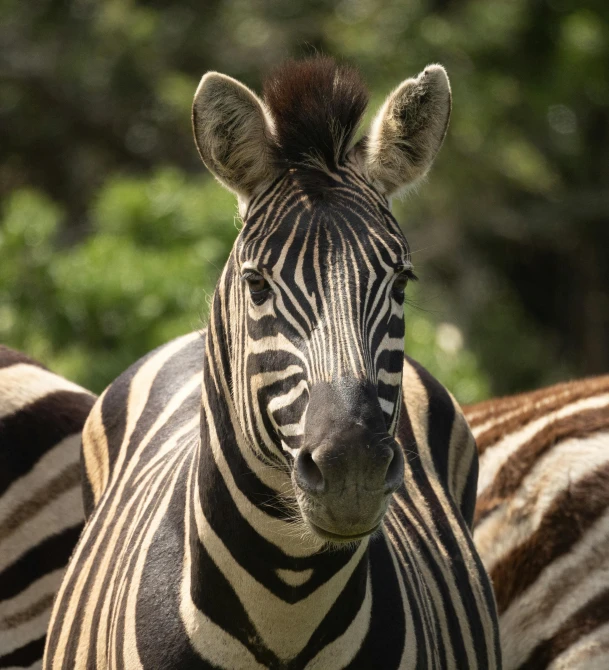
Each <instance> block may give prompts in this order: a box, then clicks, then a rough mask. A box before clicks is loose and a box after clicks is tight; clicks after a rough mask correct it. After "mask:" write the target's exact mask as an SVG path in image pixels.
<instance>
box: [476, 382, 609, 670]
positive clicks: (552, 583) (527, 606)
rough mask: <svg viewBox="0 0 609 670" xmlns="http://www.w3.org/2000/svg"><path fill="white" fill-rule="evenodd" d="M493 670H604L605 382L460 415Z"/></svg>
mask: <svg viewBox="0 0 609 670" xmlns="http://www.w3.org/2000/svg"><path fill="white" fill-rule="evenodd" d="M465 413H466V417H467V418H468V420H469V421H470V422H471V425H472V429H473V432H474V435H475V437H476V440H477V442H478V449H479V452H480V479H479V490H478V502H477V508H476V520H475V535H474V537H475V541H476V546H477V548H478V550H479V552H480V555H481V557H482V560H483V561H484V564H485V566H486V567H487V569H488V571H489V573H490V575H491V579H492V581H493V585H494V589H495V594H496V599H497V607H498V610H499V616H500V629H501V640H502V649H503V657H504V667H506V668H508V669H510V668H522V669H525V668H526V669H529V670H533V669H534V670H541V669H543V668H552V669H553V670H558V669H561V670H567V669H569V670H571V669H572V668H577V669H578V670H584V669H586V670H604V669H605V668H608V667H609V509H608V506H609V377H598V378H592V379H585V380H582V381H577V382H571V383H566V384H559V385H557V386H553V387H549V388H546V389H542V390H540V391H536V392H534V393H526V394H523V395H519V396H513V397H510V398H504V399H498V400H490V401H488V402H485V403H481V404H480V405H475V406H472V407H469V408H466V410H465Z"/></svg>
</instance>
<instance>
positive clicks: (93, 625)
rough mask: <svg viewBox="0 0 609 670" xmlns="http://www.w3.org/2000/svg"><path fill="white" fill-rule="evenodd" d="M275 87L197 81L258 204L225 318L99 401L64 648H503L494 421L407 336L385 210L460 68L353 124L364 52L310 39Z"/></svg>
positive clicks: (439, 118) (305, 651)
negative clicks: (480, 449)
mask: <svg viewBox="0 0 609 670" xmlns="http://www.w3.org/2000/svg"><path fill="white" fill-rule="evenodd" d="M263 97H264V99H263V100H262V99H260V98H259V97H258V96H257V95H256V94H255V93H253V92H252V91H251V90H250V89H248V88H246V87H245V86H244V85H243V84H241V83H239V82H237V81H236V80H234V79H232V78H230V77H227V76H225V75H221V74H219V73H208V74H206V75H205V76H204V77H203V79H202V80H201V83H200V85H199V87H198V89H197V92H196V94H195V99H194V104H193V128H194V135H195V141H196V144H197V147H198V149H199V152H200V154H201V157H202V159H203V161H204V163H205V164H206V165H207V167H208V168H209V169H210V171H211V172H212V173H213V174H214V175H215V176H216V177H217V178H218V179H219V181H220V182H221V183H222V184H224V185H225V186H226V187H228V188H229V189H230V190H232V191H233V192H234V193H235V194H236V195H237V199H238V205H239V212H240V215H241V217H242V219H243V226H242V229H241V231H240V233H239V235H238V237H237V240H236V242H235V245H234V247H233V250H232V252H231V254H230V256H229V259H228V261H227V263H226V266H225V268H224V270H223V273H222V275H221V278H220V280H219V283H218V286H217V288H216V291H215V293H214V296H213V299H212V303H211V308H210V317H209V323H208V328H207V331H205V332H202V333H193V334H190V335H186V336H183V337H181V338H179V339H177V340H175V341H173V342H171V343H169V344H167V345H164V346H162V347H161V348H159V349H157V350H155V351H153V352H152V353H150V354H148V355H147V356H145V357H144V358H143V359H141V360H140V361H138V362H137V363H136V364H135V365H134V366H132V367H131V368H130V369H128V370H127V371H126V372H125V373H123V375H121V376H120V377H119V378H118V379H117V380H116V381H115V382H114V383H113V384H111V385H110V387H108V389H106V391H105V392H104V393H103V394H102V395H101V397H100V398H99V400H98V401H97V402H96V404H95V405H94V407H93V409H92V410H91V413H90V415H89V417H88V419H87V422H86V425H85V428H84V431H83V472H84V473H85V476H86V481H85V483H84V506H85V515H86V517H87V523H86V526H85V529H84V531H83V534H82V536H81V538H80V540H79V542H78V545H77V547H76V549H75V551H74V553H73V555H72V558H71V560H70V563H69V565H68V568H67V571H66V575H65V577H64V580H63V582H62V585H61V587H60V589H59V592H58V595H57V598H56V601H55V605H54V608H53V614H52V617H51V623H50V626H49V631H48V636H47V644H46V649H45V656H44V662H43V667H44V668H46V669H47V670H51V669H53V670H56V669H58V668H67V667H70V668H73V667H76V668H85V667H86V668H93V667H94V668H99V669H101V668H155V669H156V668H177V667H179V668H211V667H214V668H230V669H231V670H238V669H240V668H248V669H250V668H292V669H296V668H310V669H313V668H317V669H323V668H332V669H334V668H346V667H349V668H375V667H382V668H387V669H390V668H415V667H416V668H472V669H473V668H499V667H501V658H500V649H499V636H498V627H497V617H496V611H495V604H494V599H493V594H492V587H491V585H490V582H489V580H488V576H487V574H486V572H485V570H484V568H483V566H482V563H481V561H480V559H479V557H478V555H477V553H476V551H475V548H474V545H473V540H472V537H471V534H470V531H469V527H468V522H471V520H472V515H473V509H474V504H475V490H476V474H477V454H476V450H475V443H474V441H473V439H472V437H471V433H470V431H469V428H468V426H467V424H466V422H465V421H464V420H463V416H462V413H461V412H460V411H459V410H458V408H457V406H456V404H455V401H454V400H453V399H452V397H451V396H450V395H449V394H448V393H447V392H446V391H445V390H444V389H443V387H441V386H440V385H439V384H438V383H437V382H436V381H435V380H434V379H433V378H432V377H431V376H430V375H429V374H428V373H426V372H425V371H424V370H423V369H422V368H420V367H419V366H417V365H416V364H415V363H414V362H412V361H409V360H406V362H405V360H404V353H403V351H404V315H403V302H404V291H405V289H406V284H407V282H408V281H409V280H412V279H414V274H413V268H412V263H411V259H410V252H409V248H408V245H407V243H406V240H405V238H404V236H403V233H402V232H401V230H400V228H399V226H398V224H397V222H396V221H395V219H394V218H393V217H392V215H391V213H390V209H389V198H390V197H391V196H393V195H395V194H396V193H397V192H399V191H401V190H402V189H404V188H406V187H408V186H409V185H412V184H413V183H415V182H417V181H418V180H420V179H421V178H422V177H423V176H424V175H425V173H426V172H427V170H428V169H429V167H430V165H431V162H432V161H433V159H434V157H435V155H436V154H437V152H438V150H439V149H440V146H441V144H442V141H443V139H444V135H445V133H446V129H447V125H448V120H449V114H450V105H451V102H450V86H449V83H448V78H447V75H446V73H445V71H444V69H443V68H442V67H441V66H438V65H433V66H428V67H427V68H426V69H425V70H424V71H423V72H422V73H421V74H419V75H418V76H417V77H416V78H413V79H408V80H406V81H404V82H403V83H402V84H400V86H398V88H396V89H395V90H394V91H393V92H392V93H391V94H390V95H389V96H388V98H387V99H386V101H385V103H384V104H383V106H382V107H381V109H380V111H379V113H378V114H377V116H376V118H375V120H374V121H373V123H372V126H371V130H370V132H369V134H368V135H367V136H366V137H364V138H363V139H361V140H360V141H358V142H357V143H354V142H353V138H354V134H355V132H356V130H357V127H358V124H359V122H360V119H361V117H362V115H363V112H364V110H365V107H366V104H367V92H366V89H365V86H364V85H363V82H362V80H361V78H360V76H359V74H358V73H357V71H355V70H353V69H351V68H348V67H346V66H342V65H337V64H336V63H335V62H334V61H333V60H331V59H329V58H323V57H320V58H314V59H309V60H304V61H291V62H288V63H287V64H284V65H283V66H281V67H279V68H278V69H277V70H276V71H275V72H274V73H273V74H272V75H271V76H270V77H269V78H268V79H267V80H266V82H265V85H264V96H263ZM404 370H405V371H404ZM396 434H397V435H398V437H399V441H397V440H396V439H395V435H396Z"/></svg>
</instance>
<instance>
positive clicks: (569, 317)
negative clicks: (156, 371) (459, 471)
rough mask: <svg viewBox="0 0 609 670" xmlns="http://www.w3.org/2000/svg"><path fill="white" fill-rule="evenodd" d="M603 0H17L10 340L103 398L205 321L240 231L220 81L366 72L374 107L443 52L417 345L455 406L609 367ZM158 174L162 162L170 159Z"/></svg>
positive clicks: (422, 228) (2, 144)
mask: <svg viewBox="0 0 609 670" xmlns="http://www.w3.org/2000/svg"><path fill="white" fill-rule="evenodd" d="M608 18H609V6H608V5H607V4H606V3H605V2H601V0H586V1H585V2H574V1H573V0H545V1H544V0H496V1H495V2H492V3H489V2H484V1H483V0H460V1H459V2H450V3H449V2H440V1H439V0H435V1H434V0H417V1H416V2H414V1H413V2H408V3H404V2H403V1H402V0H383V1H381V0H341V1H340V2H332V3H330V2H324V1H323V0H292V1H291V2H289V3H287V2H282V1H281V0H222V1H221V0H209V1H208V2H206V3H198V2H197V3H195V2H194V1H193V0H173V1H172V2H163V1H162V0H153V1H151V2H147V3H143V2H139V3H138V2H136V1H135V0H131V1H129V0H107V1H106V2H103V3H99V2H93V0H73V1H72V2H69V3H66V2H60V1H59V0H40V1H39V2H35V3H25V2H17V1H16V0H6V1H5V2H4V3H2V5H1V6H0V156H1V160H0V197H1V198H2V204H3V208H2V219H1V221H0V226H1V228H0V340H1V341H4V342H6V343H8V344H11V345H13V346H17V347H19V348H21V349H24V350H26V351H28V352H29V353H31V354H32V355H37V356H39V357H41V358H42V359H43V360H45V361H46V362H48V363H49V364H50V365H52V366H55V367H58V369H59V370H60V371H63V372H64V373H66V374H68V375H69V376H72V377H74V378H75V379H77V380H78V381H80V382H81V383H84V384H85V385H88V386H90V387H91V388H94V389H96V390H99V389H100V388H101V387H103V385H104V384H105V383H107V381H109V380H110V379H111V378H112V377H113V376H114V375H115V374H117V373H118V372H119V371H120V370H121V369H122V368H124V367H125V366H126V365H127V364H129V363H130V362H131V361H132V360H133V359H134V358H136V357H137V356H139V355H140V354H141V353H143V352H144V351H146V350H147V349H149V348H151V347H152V346H155V345H156V344H159V343H160V342H162V341H164V340H166V339H168V338H169V337H171V336H173V335H175V334H178V333H179V332H184V331H186V330H188V329H191V328H194V327H197V325H198V324H199V323H200V319H201V318H204V317H205V315H206V313H207V305H206V301H205V292H208V293H209V292H211V290H212V288H213V284H214V281H215V278H216V277H217V274H218V268H220V267H221V265H222V263H223V260H224V257H225V256H226V254H227V252H228V249H229V248H230V244H231V241H232V239H233V238H234V235H235V233H236V231H235V227H234V225H233V218H234V213H235V208H234V204H233V201H232V198H231V197H230V196H229V195H228V194H225V193H223V192H222V191H221V189H220V188H219V187H218V186H217V185H216V184H214V183H213V182H211V180H210V179H209V177H207V176H205V175H204V173H203V169H202V167H201V165H200V162H199V159H198V156H197V154H196V151H195V150H194V146H193V142H192V140H191V131H190V122H189V115H190V103H191V100H192V95H193V92H194V90H195V88H196V85H197V81H198V79H199V77H200V75H201V74H202V73H203V72H204V71H205V70H207V69H216V70H220V71H223V72H227V73H229V74H231V75H232V76H235V77H238V78H240V79H242V80H243V81H245V82H246V83H248V84H249V85H251V86H253V87H258V86H259V84H260V80H261V76H262V75H263V74H264V73H265V72H266V71H268V69H269V68H270V67H272V66H273V65H274V64H275V63H277V62H279V61H280V60H281V59H283V58H285V57H286V56H290V55H292V56H301V55H305V54H310V53H312V52H313V51H315V50H318V51H324V52H326V53H330V54H332V55H335V56H337V57H339V58H341V59H344V60H347V61H349V62H351V63H354V64H356V65H358V66H359V67H360V68H361V69H362V71H363V73H364V75H365V76H366V78H367V80H368V81H369V83H370V87H371V90H372V94H373V95H372V97H373V104H372V105H371V109H370V113H369V117H370V116H371V115H372V113H373V112H374V108H375V107H376V106H378V104H380V102H381V101H382V99H383V97H384V96H385V95H386V93H387V92H388V91H389V90H390V89H391V88H392V87H393V86H395V85H396V84H397V83H398V82H399V81H400V80H401V79H402V78H404V77H405V76H407V75H409V74H414V73H416V72H417V71H418V70H420V69H421V68H422V67H424V66H425V65H426V64H427V63H428V62H433V61H439V62H442V63H443V64H445V65H446V67H447V69H448V70H449V73H450V75H451V81H452V84H453V94H454V113H453V119H452V124H451V130H450V132H449V136H448V139H447V143H446V146H445V148H444V149H443V151H442V154H441V156H440V158H439V160H438V162H437V165H436V167H435V168H434V170H433V172H432V175H431V177H430V179H429V181H428V183H426V184H425V185H423V186H422V187H421V188H420V189H419V193H418V194H417V197H412V198H408V199H406V200H405V201H404V202H403V203H396V212H397V216H398V218H399V220H401V221H402V222H403V223H404V229H405V231H406V233H407V236H408V238H409V240H410V242H411V246H412V247H413V249H414V250H415V255H414V259H415V261H416V262H417V268H418V272H419V274H420V275H421V276H422V280H423V281H422V282H421V284H420V286H419V287H418V290H417V293H416V294H415V295H414V296H413V301H414V305H413V306H411V307H409V308H407V309H408V312H407V317H408V346H407V349H408V351H409V352H410V353H412V354H413V355H415V356H416V357H418V358H419V359H420V360H421V361H422V362H423V363H424V364H426V365H428V366H430V367H431V369H432V370H433V371H434V372H435V373H436V374H438V375H439V376H440V378H441V379H442V380H443V381H444V382H445V383H447V384H448V385H449V386H450V387H451V388H453V389H454V390H455V391H456V393H457V395H458V397H460V398H461V399H462V400H464V401H471V400H474V399H477V398H479V397H481V396H483V395H485V394H487V393H490V392H493V393H501V392H510V391H514V390H519V389H524V388H530V387H534V386H538V385H540V384H542V383H545V382H549V381H553V380H555V379H559V378H562V377H566V376H569V375H573V374H581V373H592V372H601V371H606V370H608V369H609V264H608V263H607V262H606V254H607V249H608V248H609V239H608V238H609V226H608V225H607V224H608V219H609V188H608V186H609V174H608V173H609V162H608V161H607V160H606V156H607V155H608V151H609V53H608V52H609V26H608ZM163 166H165V167H163Z"/></svg>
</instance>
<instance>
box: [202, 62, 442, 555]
mask: <svg viewBox="0 0 609 670" xmlns="http://www.w3.org/2000/svg"><path fill="white" fill-rule="evenodd" d="M450 99H451V98H450V87H449V83H448V78H447V76H446V73H445V71H444V69H443V68H442V67H440V66H438V65H433V66H430V67H428V68H426V69H425V70H424V71H423V72H422V73H421V74H420V75H419V76H418V77H416V78H414V79H408V80H406V81H404V82H403V83H402V84H401V85H400V86H399V87H398V88H397V89H395V91H393V93H391V94H390V95H389V96H388V98H387V99H386V101H385V103H384V104H383V106H382V107H381V109H380V111H379V112H378V114H377V116H376V118H375V119H374V121H373V123H372V126H371V129H370V131H369V133H368V135H366V136H364V137H363V138H362V139H361V140H360V141H359V142H357V143H353V136H354V134H355V131H356V129H357V126H358V123H359V121H360V120H361V117H362V115H363V113H364V110H365V107H366V104H367V92H366V89H365V87H364V85H363V83H362V81H361V79H360V77H359V75H358V74H357V72H355V71H354V70H352V69H349V68H346V67H342V66H337V65H336V64H335V63H334V62H333V61H332V60H331V59H327V58H315V59H312V60H305V61H300V62H291V63H288V64H286V65H284V66H283V67H281V68H280V69H279V70H277V71H276V72H275V74H274V75H272V76H271V77H270V78H269V79H268V80H267V81H266V83H265V87H264V96H263V99H262V100H261V99H260V98H258V97H257V96H256V95H255V94H254V93H253V92H252V91H251V90H249V89H248V88H246V87H245V86H244V85H242V84H240V83H239V82H237V81H235V80H233V79H231V78H229V77H226V76H224V75H221V74H218V73H213V72H212V73H208V74H207V75H205V76H204V77H203V79H202V81H201V83H200V85H199V88H198V90H197V93H196V96H195V100H194V106H193V126H194V134H195V139H196V143H197V146H198V149H199V152H200V154H201V157H202V159H203V161H204V162H205V164H206V165H207V167H208V168H209V169H210V170H211V172H212V173H214V175H215V176H216V177H217V178H218V179H219V181H220V182H221V183H223V184H224V185H225V186H226V187H228V188H229V189H231V190H232V191H234V192H235V193H236V195H237V197H238V201H239V208H240V213H241V216H242V219H243V228H242V230H241V232H240V234H239V236H238V238H237V240H236V242H235V245H234V248H233V251H232V253H231V255H230V258H229V260H228V263H227V265H226V267H225V270H224V273H223V275H222V278H221V280H220V283H219V286H218V289H217V291H216V294H215V297H214V303H213V307H212V315H211V320H210V329H209V332H210V334H209V335H208V342H209V340H210V337H212V338H214V342H215V341H217V342H220V343H222V344H221V346H219V348H218V355H217V358H218V359H221V360H218V365H219V366H221V367H222V372H221V375H223V376H225V377H227V378H228V380H229V383H228V384H227V388H228V389H230V391H229V392H230V395H231V396H232V397H231V402H232V403H233V405H234V407H235V412H236V414H237V415H238V422H239V424H240V427H241V429H242V431H243V433H244V435H245V436H246V441H247V442H248V443H249V445H250V447H249V448H250V449H251V450H252V451H253V452H254V453H255V454H256V456H257V457H258V459H259V460H261V461H263V462H264V463H265V464H266V465H270V466H271V467H276V468H279V469H282V470H284V471H288V472H289V476H290V483H289V488H290V490H291V491H292V492H293V493H294V494H295V498H296V500H297V502H298V509H299V513H300V515H301V516H302V519H303V520H304V522H305V523H306V525H307V526H308V528H309V529H310V530H312V531H313V532H314V534H315V535H316V536H318V537H321V538H324V539H325V540H333V541H338V542H340V541H350V540H353V539H357V538H360V537H364V536H366V535H368V534H370V533H371V532H373V531H374V530H375V529H376V528H377V526H378V525H379V524H380V522H381V520H382V517H383V515H384V513H385V511H386V509H387V505H388V503H389V500H390V498H391V495H392V493H393V492H394V491H395V490H396V489H397V488H398V487H399V486H400V485H401V484H402V481H403V472H404V462H403V455H402V450H401V448H400V446H399V445H398V444H397V442H396V441H395V439H394V437H393V436H394V433H395V429H396V424H397V420H398V415H399V408H400V404H401V378H402V367H403V360H404V359H403V352H404V310H403V302H404V290H405V288H406V284H407V282H408V280H409V279H413V278H414V275H413V270H412V263H411V260H410V252H409V247H408V244H407V242H406V239H405V238H404V236H403V234H402V232H401V230H400V227H399V225H398V224H397V222H396V220H395V219H394V218H393V216H392V215H391V211H390V201H389V198H390V197H391V196H393V195H395V194H396V193H397V192H399V191H401V190H403V189H404V188H407V187H408V186H410V185H412V184H413V183H414V182H416V181H417V180H419V179H420V178H421V177H423V176H424V175H425V173H426V172H427V170H428V169H429V167H430V165H431V163H432V161H433V159H434V158H435V156H436V154H437V152H438V150H439V149H440V146H441V144H442V141H443V139H444V135H445V133H446V128H447V125H448V119H449V116H450Z"/></svg>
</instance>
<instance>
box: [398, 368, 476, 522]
mask: <svg viewBox="0 0 609 670" xmlns="http://www.w3.org/2000/svg"><path fill="white" fill-rule="evenodd" d="M397 436H398V439H399V441H400V443H401V444H402V447H403V448H404V450H405V457H406V459H408V444H409V442H410V443H413V444H414V443H417V444H418V445H419V446H418V450H417V457H421V458H423V459H425V457H426V454H427V460H428V462H427V463H426V469H429V468H431V469H432V470H433V472H434V474H435V476H436V477H437V478H438V480H439V481H440V483H441V484H442V486H443V488H444V490H446V491H447V492H448V493H449V495H450V496H451V498H452V500H453V502H454V503H455V505H456V506H457V507H458V508H459V509H460V511H461V514H462V516H463V518H464V519H465V521H466V523H467V525H468V526H469V528H470V529H471V528H472V525H473V518H474V508H475V505H476V486H477V481H478V452H477V449H476V442H475V440H474V437H473V435H472V432H471V430H470V428H469V424H468V423H467V420H466V419H465V416H464V414H463V411H462V409H461V407H460V406H459V404H458V403H457V401H456V400H455V398H454V397H453V396H452V394H451V393H450V392H449V391H448V390H447V389H446V388H445V387H444V386H443V385H442V384H441V383H440V382H439V381H438V380H437V379H436V378H435V377H433V375H431V374H430V372H429V371H428V370H426V369H425V368H424V367H423V366H422V365H420V364H419V363H417V362H416V361H414V360H413V359H412V358H410V357H409V356H405V359H404V373H403V377H402V411H401V414H400V421H399V425H398V431H397Z"/></svg>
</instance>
